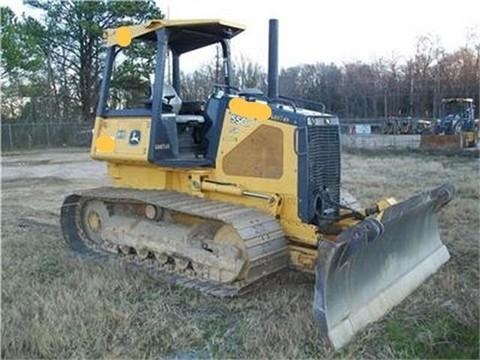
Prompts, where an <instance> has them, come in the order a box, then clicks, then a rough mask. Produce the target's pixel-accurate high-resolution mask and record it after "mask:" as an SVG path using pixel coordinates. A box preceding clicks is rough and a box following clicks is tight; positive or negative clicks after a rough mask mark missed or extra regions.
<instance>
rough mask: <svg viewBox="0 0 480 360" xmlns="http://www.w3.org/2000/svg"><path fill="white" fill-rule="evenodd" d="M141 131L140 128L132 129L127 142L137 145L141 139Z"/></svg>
mask: <svg viewBox="0 0 480 360" xmlns="http://www.w3.org/2000/svg"><path fill="white" fill-rule="evenodd" d="M141 136H142V133H141V132H140V130H132V131H131V132H130V137H129V138H128V142H129V143H130V145H138V144H140V139H141Z"/></svg>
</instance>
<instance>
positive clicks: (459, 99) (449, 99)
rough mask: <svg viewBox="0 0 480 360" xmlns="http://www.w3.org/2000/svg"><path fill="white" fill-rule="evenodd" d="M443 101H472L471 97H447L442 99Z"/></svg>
mask: <svg viewBox="0 0 480 360" xmlns="http://www.w3.org/2000/svg"><path fill="white" fill-rule="evenodd" d="M442 102H443V103H449V102H469V103H471V102H473V99H471V98H448V99H442Z"/></svg>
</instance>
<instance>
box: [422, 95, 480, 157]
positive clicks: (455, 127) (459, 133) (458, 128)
mask: <svg viewBox="0 0 480 360" xmlns="http://www.w3.org/2000/svg"><path fill="white" fill-rule="evenodd" d="M479 129H480V121H479V119H475V118H474V106H473V99H471V98H446V99H442V107H441V118H440V119H438V120H437V122H436V123H435V124H434V126H433V127H432V128H431V131H427V132H424V133H422V136H421V138H420V147H421V148H422V149H426V150H437V149H440V150H459V149H463V148H472V147H476V146H477V144H478V136H479V135H478V134H479Z"/></svg>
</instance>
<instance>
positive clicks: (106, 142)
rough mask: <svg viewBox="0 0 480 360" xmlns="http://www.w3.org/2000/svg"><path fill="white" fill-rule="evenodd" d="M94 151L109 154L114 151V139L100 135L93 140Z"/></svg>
mask: <svg viewBox="0 0 480 360" xmlns="http://www.w3.org/2000/svg"><path fill="white" fill-rule="evenodd" d="M95 149H96V151H97V152H101V153H111V152H113V150H114V149H115V139H114V138H113V137H112V136H108V135H100V136H98V137H97V138H96V139H95Z"/></svg>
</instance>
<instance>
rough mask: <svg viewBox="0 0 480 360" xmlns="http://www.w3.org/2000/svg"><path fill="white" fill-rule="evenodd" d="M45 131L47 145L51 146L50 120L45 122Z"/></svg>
mask: <svg viewBox="0 0 480 360" xmlns="http://www.w3.org/2000/svg"><path fill="white" fill-rule="evenodd" d="M45 133H46V134H47V146H50V132H49V131H48V122H47V123H45Z"/></svg>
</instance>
